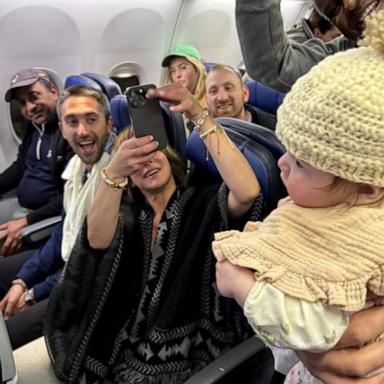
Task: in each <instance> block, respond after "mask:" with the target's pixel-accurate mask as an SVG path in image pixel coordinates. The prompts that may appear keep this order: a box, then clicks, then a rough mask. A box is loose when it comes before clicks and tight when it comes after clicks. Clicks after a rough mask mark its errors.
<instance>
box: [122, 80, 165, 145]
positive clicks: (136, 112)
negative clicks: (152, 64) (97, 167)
mask: <svg viewBox="0 0 384 384" xmlns="http://www.w3.org/2000/svg"><path fill="white" fill-rule="evenodd" d="M151 88H156V86H155V85H154V84H146V85H136V86H134V87H129V88H127V90H126V91H125V94H126V96H127V100H128V109H129V114H130V118H131V123H132V128H133V131H134V132H135V136H136V137H142V136H147V135H152V136H153V137H154V138H155V140H156V141H158V142H159V146H158V149H159V150H161V149H164V148H165V147H166V146H167V144H168V137H167V131H166V128H165V123H164V118H163V115H162V113H161V108H160V102H159V100H158V99H147V98H146V97H145V95H146V93H147V91H148V89H151Z"/></svg>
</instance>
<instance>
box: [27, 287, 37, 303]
mask: <svg viewBox="0 0 384 384" xmlns="http://www.w3.org/2000/svg"><path fill="white" fill-rule="evenodd" d="M24 301H25V303H26V304H28V305H32V304H35V291H34V289H33V288H31V289H27V290H26V291H25V292H24Z"/></svg>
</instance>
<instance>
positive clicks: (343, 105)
mask: <svg viewBox="0 0 384 384" xmlns="http://www.w3.org/2000/svg"><path fill="white" fill-rule="evenodd" d="M363 44H364V45H367V46H364V47H359V48H354V49H350V50H348V51H346V52H340V53H337V54H334V55H332V56H330V57H328V58H326V59H325V60H324V61H322V62H321V63H319V64H318V65H316V66H315V67H313V68H312V69H311V70H310V71H309V72H308V73H307V74H306V75H305V76H303V77H301V78H300V79H299V80H298V81H297V82H296V83H295V84H294V86H293V87H292V90H291V91H290V92H289V93H288V94H287V96H286V97H285V99H284V102H283V104H282V105H281V107H280V108H279V110H278V115H277V116H278V122H277V128H276V133H277V136H278V137H279V139H280V140H281V141H282V143H283V144H284V145H285V147H286V149H287V151H288V152H290V153H291V154H292V155H293V156H295V157H296V158H297V159H300V160H303V161H305V162H307V163H308V164H310V165H312V166H313V167H314V168H317V169H320V170H322V171H325V172H329V173H332V174H334V175H336V176H339V177H341V178H343V179H346V180H350V181H354V182H360V183H366V184H371V185H376V186H379V187H384V11H381V12H378V13H376V14H375V15H374V16H373V17H372V18H371V19H370V20H369V21H368V22H367V27H366V30H365V38H364V39H363V41H362V43H361V45H363Z"/></svg>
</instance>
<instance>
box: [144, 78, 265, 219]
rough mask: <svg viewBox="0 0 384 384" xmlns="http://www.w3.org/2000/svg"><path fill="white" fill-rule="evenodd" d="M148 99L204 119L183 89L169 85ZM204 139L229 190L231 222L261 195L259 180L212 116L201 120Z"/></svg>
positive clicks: (196, 103) (173, 110)
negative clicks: (167, 103) (154, 98)
mask: <svg viewBox="0 0 384 384" xmlns="http://www.w3.org/2000/svg"><path fill="white" fill-rule="evenodd" d="M148 97H158V98H160V99H163V100H165V101H168V102H171V103H173V104H174V105H173V106H171V108H170V109H171V111H172V112H183V113H184V114H185V115H186V117H187V118H188V119H191V120H192V121H195V122H196V121H197V120H199V118H200V117H201V116H202V115H203V108H202V107H201V106H200V104H199V102H198V101H197V100H196V99H195V98H194V97H193V96H192V94H191V93H190V92H189V91H188V90H187V89H186V88H184V87H182V86H179V85H176V84H174V85H169V86H166V87H162V88H159V89H157V90H150V91H149V92H148ZM201 120H202V121H203V123H202V124H201V126H200V128H199V133H200V137H202V139H203V140H204V143H205V145H206V147H207V150H208V151H209V153H210V154H211V156H212V158H213V160H214V162H215V164H216V166H217V169H218V170H219V172H220V175H221V177H222V178H223V180H224V182H225V184H226V185H227V186H228V188H229V191H230V192H229V195H228V210H229V215H230V217H231V218H237V217H240V216H242V215H243V214H244V213H246V212H247V211H248V210H249V208H250V207H251V206H252V204H253V203H254V201H255V199H256V198H257V196H258V195H259V193H260V186H259V183H258V181H257V178H256V176H255V174H254V172H253V171H252V168H251V167H250V166H249V164H248V162H247V160H246V159H245V158H244V156H243V155H242V153H241V152H240V151H239V150H238V149H237V147H236V146H235V145H234V144H233V143H232V141H231V140H230V139H229V137H228V136H227V135H226V133H225V131H224V130H223V129H222V128H221V127H220V126H217V125H216V121H215V120H214V119H213V118H212V117H211V116H209V115H208V116H206V117H205V118H204V119H201Z"/></svg>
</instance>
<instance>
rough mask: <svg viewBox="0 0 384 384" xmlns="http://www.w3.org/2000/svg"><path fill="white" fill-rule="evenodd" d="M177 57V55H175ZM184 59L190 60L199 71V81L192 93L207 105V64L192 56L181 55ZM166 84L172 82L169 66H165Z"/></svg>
mask: <svg viewBox="0 0 384 384" xmlns="http://www.w3.org/2000/svg"><path fill="white" fill-rule="evenodd" d="M175 57H177V56H175ZM180 57H181V58H183V59H186V60H187V61H189V62H190V63H191V64H192V65H193V67H194V68H195V70H196V72H197V81H196V85H195V89H194V90H193V92H192V94H193V96H195V97H196V99H197V100H199V102H200V104H203V105H205V79H206V78H207V71H206V69H205V65H204V64H203V63H202V62H201V61H200V60H198V59H195V58H194V57H192V56H185V57H184V56H180ZM163 84H164V85H167V84H172V81H171V77H170V75H169V66H168V67H165V68H164V81H163Z"/></svg>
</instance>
